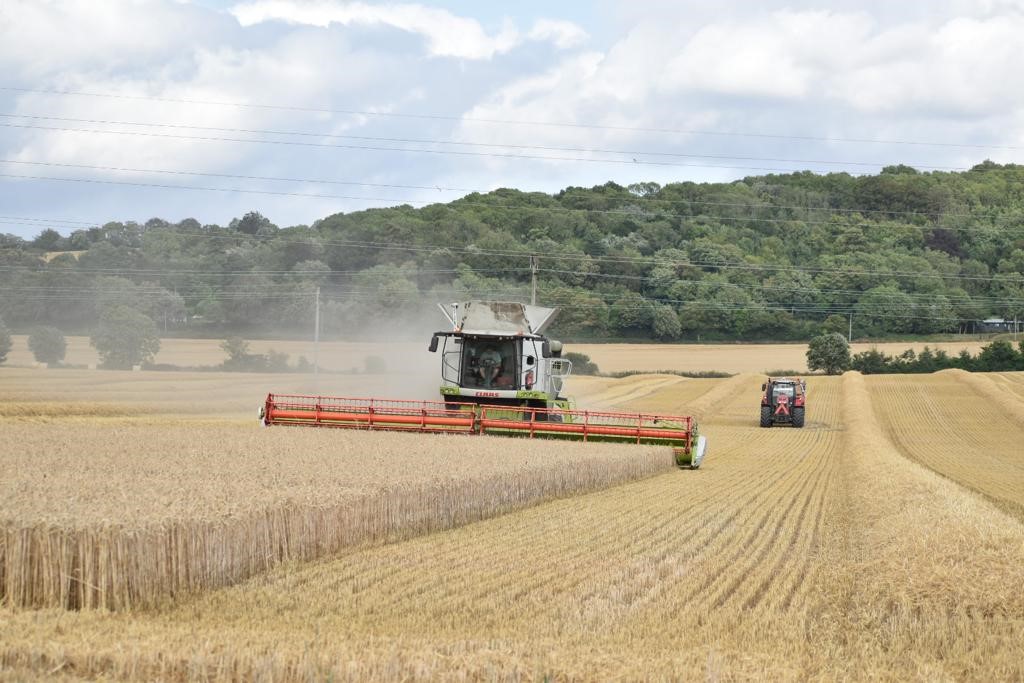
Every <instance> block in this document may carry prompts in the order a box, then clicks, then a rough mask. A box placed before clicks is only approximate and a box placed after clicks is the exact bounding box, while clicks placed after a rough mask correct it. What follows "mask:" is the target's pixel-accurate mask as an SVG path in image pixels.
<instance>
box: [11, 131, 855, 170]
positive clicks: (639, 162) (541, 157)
mask: <svg viewBox="0 0 1024 683" xmlns="http://www.w3.org/2000/svg"><path fill="white" fill-rule="evenodd" d="M0 128H14V129H27V130H48V131H55V132H63V133H90V134H99V135H119V136H135V137H147V138H158V139H165V140H194V141H199V142H241V143H248V144H256V145H275V146H294V147H309V148H324V149H346V150H362V151H368V152H402V153H411V154H432V155H441V156H446V155H447V156H459V157H483V158H495V159H523V160H527V161H568V162H573V163H589V164H614V165H620V166H621V165H624V166H662V167H674V168H722V169H730V170H740V171H767V172H777V173H795V172H798V171H802V170H804V169H803V168H778V167H769V166H739V165H733V164H707V163H694V164H689V163H680V162H672V161H651V160H649V159H609V158H599V159H598V158H591V157H582V156H576V157H566V156H550V155H545V154H513V153H509V152H472V151H465V150H455V149H424V148H418V147H417V148H412V147H382V146H379V145H355V144H338V143H327V142H303V141H300V140H265V139H259V138H234V137H223V136H214V135H183V134H178V133H154V132H151V131H134V130H96V129H87V128H70V127H67V126H40V125H35V124H21V123H0ZM854 175H855V174H854Z"/></svg>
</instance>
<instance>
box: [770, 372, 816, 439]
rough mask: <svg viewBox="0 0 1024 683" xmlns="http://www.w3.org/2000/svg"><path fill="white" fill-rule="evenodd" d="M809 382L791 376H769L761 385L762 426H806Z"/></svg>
mask: <svg viewBox="0 0 1024 683" xmlns="http://www.w3.org/2000/svg"><path fill="white" fill-rule="evenodd" d="M806 404H807V382H805V381H804V380H801V379H791V378H789V377H769V378H768V381H767V382H765V383H764V384H762V385H761V426H762V427H773V426H775V425H778V424H788V425H792V426H794V427H797V428H800V427H803V426H804V413H805V411H806Z"/></svg>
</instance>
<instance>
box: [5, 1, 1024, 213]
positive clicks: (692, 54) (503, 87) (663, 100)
mask: <svg viewBox="0 0 1024 683" xmlns="http://www.w3.org/2000/svg"><path fill="white" fill-rule="evenodd" d="M1022 3H1024V0H983V1H979V2H968V0H935V2H933V3H929V4H928V7H927V8H924V7H923V6H918V5H912V4H908V3H888V2H881V1H877V2H870V1H869V2H864V0H835V2H834V3H831V4H830V7H831V8H832V9H830V10H829V11H823V10H821V9H820V3H818V2H813V0H789V1H788V2H786V3H785V4H784V6H785V8H786V9H780V8H781V7H782V6H783V3H781V2H777V3H776V2H773V3H769V4H768V5H767V6H766V5H759V6H758V7H756V8H752V7H751V6H750V4H749V3H740V2H738V0H721V2H720V3H715V5H714V6H712V5H711V4H709V3H705V2H700V1H699V0H673V1H669V0H662V1H661V2H654V1H653V0H652V2H650V3H642V4H637V3H626V2H624V1H623V3H622V4H621V5H619V6H614V5H602V6H601V8H600V9H597V10H592V13H596V14H597V15H598V16H597V17H596V21H594V22H593V23H582V22H581V21H580V20H578V19H577V17H576V16H574V15H572V14H569V13H568V11H567V10H565V9H560V10H559V11H560V15H559V16H560V17H561V18H559V19H553V18H542V17H538V16H530V15H529V14H528V13H523V14H519V15H514V19H506V20H504V24H500V23H498V24H496V23H495V21H496V19H495V18H494V17H495V14H494V12H493V10H489V11H487V12H484V14H486V15H487V16H486V18H485V17H484V16H475V15H471V13H470V12H469V11H467V12H464V15H463V16H459V15H456V14H455V13H454V12H453V11H450V10H446V9H441V8H439V7H432V6H430V5H428V4H426V3H425V0H424V3H423V4H412V3H406V4H380V5H377V4H373V3H371V2H370V1H369V0H364V1H363V2H351V3H350V2H341V1H340V0H313V1H311V2H299V1H298V0H251V1H250V0H246V1H245V2H243V3H242V4H237V5H236V6H235V7H234V8H233V9H232V10H231V12H230V13H229V12H218V11H214V10H211V9H209V7H208V6H204V3H192V4H182V3H179V2H177V1H176V0H109V1H108V2H102V3H97V2H91V1H87V0H45V1H44V0H0V70H2V71H3V73H4V74H5V76H4V83H3V85H7V86H14V87H25V88H34V89H53V90H77V91H87V92H105V93H112V94H122V95H125V96H150V97H160V98H167V99H187V100H212V101H220V102H224V101H231V102H241V103H246V102H248V103H254V104H272V105H285V106H288V107H294V108H295V109H293V110H278V109H266V108H259V107H256V108H245V107H219V106H212V105H199V104H185V103H174V102H166V101H162V102H154V101H148V100H138V99H130V98H125V99H114V98H85V97H57V96H53V95H44V94H38V93H36V94H30V93H24V92H22V93H13V92H11V91H0V102H2V103H3V108H2V109H0V111H6V112H10V111H16V112H20V113H24V114H40V115H48V116H65V117H72V118H92V119H109V120H125V121H133V120H134V121H150V122H168V123H178V124H184V125H193V126H211V127H225V128H250V129H275V130H302V131H307V132H314V133H315V132H321V133H324V134H335V135H345V134H355V135H365V136H371V137H372V136H379V137H384V138H395V139H398V138H405V139H410V138H416V139H426V140H431V139H436V140H449V141H451V140H457V141H464V142H475V143H490V144H502V145H540V146H549V147H575V148H581V149H621V150H627V151H632V150H636V151H640V152H644V151H647V152H652V153H653V152H657V153H663V154H692V155H704V156H705V157H710V158H701V157H695V158H691V157H655V156H653V155H649V156H648V157H647V158H649V159H651V160H661V161H665V162H668V163H669V164H676V165H665V166H659V165H653V164H652V165H643V164H636V165H632V164H603V163H592V162H586V161H537V160H532V161H530V160H514V159H507V158H502V157H495V156H486V155H483V156H476V155H474V154H465V155H445V154H405V153H394V152H385V151H380V150H363V149H354V148H353V147H354V146H355V145H359V144H362V145H364V146H373V147H387V146H393V147H394V146H402V145H401V144H400V143H397V142H394V143H385V142H370V141H365V142H358V141H347V142H346V141H339V140H330V139H327V138H324V139H323V140H320V139H318V138H316V137H313V138H309V137H306V138H302V139H305V140H312V141H314V142H316V141H323V142H332V143H334V142H337V143H342V144H348V142H351V143H352V144H351V145H350V146H349V147H347V148H314V147H300V146H287V145H279V146H275V145H251V144H241V143H227V142H215V141H205V142H203V141H198V140H176V139H167V138H146V137H130V136H105V135H98V134H97V135H89V134H79V133H70V132H58V131H41V130H24V129H20V130H12V129H5V128H0V155H2V158H19V159H23V160H35V161H53V162H58V163H81V164H91V165H104V166H126V167H137V168H145V167H152V168H166V169H179V170H201V171H206V172H213V173H218V172H220V173H229V174H230V173H235V174H242V175H267V176H277V177H291V178H328V179H336V180H353V181H369V182H375V183H383V184H388V183H395V184H409V185H422V186H435V185H440V186H449V185H451V186H459V187H475V188H483V187H492V186H520V187H523V188H529V189H544V190H557V189H559V188H561V187H564V186H566V185H582V184H591V183H594V184H596V183H602V182H605V181H607V180H609V179H611V180H615V181H616V182H620V183H628V182H634V181H639V180H657V181H659V182H669V181H673V180H681V179H693V180H713V179H732V178H736V177H740V176H742V175H746V174H753V173H757V172H758V170H757V167H780V166H782V164H780V163H777V162H771V161H765V160H764V159H763V158H774V159H779V158H804V159H823V160H830V161H846V160H850V161H863V162H871V163H874V162H875V161H879V162H884V163H899V162H907V163H922V164H929V163H930V164H935V165H949V166H964V165H970V164H973V163H976V162H977V161H979V160H980V159H981V158H984V156H992V157H993V158H995V159H996V160H1000V161H1008V160H1012V158H1013V156H1014V152H1012V151H1006V150H1002V151H1000V150H988V149H976V150H972V149H959V150H956V149H950V148H943V147H928V146H913V147H911V146H906V145H904V146H898V145H889V146H884V145H865V144H857V145H854V144H842V143H837V142H834V141H833V142H824V141H821V140H801V139H800V138H801V137H808V138H814V137H818V138H821V137H828V138H871V139H879V138H884V139H889V140H934V141H940V142H957V143H968V144H970V143H975V144H984V145H1012V146H1022V145H1024V70H1022V69H1019V68H1018V62H1019V61H1020V60H1019V55H1020V54H1024V12H1022V6H1024V5H1022ZM208 4H209V3H206V5H208ZM553 7H555V8H558V6H557V5H555V6H553ZM516 10H519V11H521V12H522V11H523V10H521V8H517V7H512V6H509V11H510V12H515V11H516ZM609 12H611V13H613V15H614V16H611V17H609V14H608V13H609ZM566 19H570V20H573V21H567V20H566ZM602 21H603V22H604V23H602ZM324 27H327V29H326V30H325V28H324ZM588 31H590V34H588ZM410 45H412V47H411V48H410ZM425 55H430V56H434V57H448V58H441V59H425V58H424V56H425ZM452 58H454V59H452ZM303 108H310V109H318V110H325V109H328V110H329V109H334V110H346V111H359V112H364V113H363V114H338V113H326V112H323V111H321V112H319V113H314V112H309V111H300V110H301V109H303ZM370 112H378V113H391V114H394V116H390V117H389V116H374V115H372V114H370ZM417 114H426V115H432V114H437V115H439V116H438V117H436V118H430V117H429V116H428V117H418V116H416V115H417ZM460 115H463V118H462V119H461V120H459V116H460ZM453 119H455V120H453ZM474 119H476V120H474ZM480 119H490V120H492V121H500V122H504V123H482V122H481V121H480ZM530 121H550V122H558V123H563V124H579V125H562V126H535V125H521V124H516V123H511V122H530ZM42 125H48V124H45V122H42ZM69 125H70V124H69ZM644 129H647V130H644ZM156 130H157V131H160V130H161V129H156ZM654 131H660V132H654ZM665 131H676V132H665ZM679 131H686V132H679ZM693 131H704V132H714V133H721V135H717V134H716V135H697V134H692V133H693ZM166 132H172V131H166ZM181 132H182V133H184V134H186V135H196V134H199V133H197V132H196V131H181ZM762 134H764V135H762ZM772 134H778V135H781V136H790V137H782V138H772V137H770V136H771V135H772ZM212 135H216V134H212ZM231 137H237V136H231ZM404 146H407V147H416V146H420V147H428V146H429V147H430V148H431V149H433V150H435V151H436V150H440V149H452V148H451V147H442V146H441V145H436V144H433V145H427V144H423V145H413V144H404ZM457 149H462V150H464V151H476V150H480V149H481V148H475V147H462V148H457ZM496 151H500V150H496ZM506 151H511V153H523V154H541V155H550V156H563V157H569V158H577V159H583V158H599V157H603V156H609V155H607V154H605V153H587V152H572V153H560V152H555V151H539V150H532V151H531V150H519V151H516V150H506ZM729 155H731V156H732V160H731V161H730V160H729V159H717V158H715V157H723V156H729ZM738 157H753V159H750V160H746V161H743V160H739V159H738ZM758 157H762V159H760V160H759V159H757V158H758ZM618 158H622V156H621V155H619V157H618ZM725 166H735V167H737V168H732V169H729V168H721V167H725ZM803 166H804V167H807V166H808V165H803ZM744 167H750V168H744ZM817 168H843V166H841V165H840V166H831V167H830V166H825V165H819V166H818V167H817ZM847 168H849V169H850V170H853V171H862V170H873V169H872V168H871V167H867V168H864V167H857V166H848V167H847ZM4 170H5V172H6V171H9V172H15V171H14V170H13V169H11V168H10V167H4ZM44 170H45V169H44ZM57 172H58V171H53V173H57ZM66 173H67V174H69V175H86V174H87V173H86V172H84V171H83V172H81V173H79V172H76V171H72V170H66ZM40 174H41V175H48V174H50V172H49V171H47V172H40ZM89 175H94V176H95V177H104V174H102V173H100V172H94V173H89ZM107 177H115V178H118V179H138V180H144V181H150V180H155V179H154V178H153V177H151V176H150V177H145V176H140V175H138V174H136V175H130V174H117V175H114V176H107ZM157 178H159V177H157ZM165 180H166V178H165ZM169 180H170V181H171V182H181V183H188V184H195V185H211V184H224V185H231V186H240V187H250V188H261V187H265V188H267V189H274V190H286V191H318V192H322V193H325V194H344V195H365V196H370V195H374V194H376V195H378V196H380V195H381V194H382V191H380V190H374V189H371V188H359V187H353V186H339V185H330V184H319V185H309V186H306V185H298V184H295V185H283V184H281V183H277V184H272V183H267V184H259V183H256V182H255V181H243V180H229V179H223V180H220V181H218V180H216V179H201V178H200V179H196V178H189V177H180V178H171V179H169ZM57 187H59V188H61V190H60V196H61V198H62V201H61V206H62V207H65V208H64V211H65V213H66V214H68V215H71V216H72V217H74V215H73V214H74V211H75V207H76V206H78V207H81V208H80V209H78V211H79V215H87V216H100V217H102V218H129V217H134V218H141V219H145V218H148V217H149V216H150V215H154V214H156V215H164V216H165V217H168V218H171V217H173V215H174V214H172V213H171V212H172V211H179V209H180V212H181V213H178V214H177V215H179V216H180V215H182V214H184V215H188V214H193V215H196V216H197V217H198V218H200V220H203V221H218V222H224V221H226V220H228V219H230V217H231V216H234V215H240V214H241V213H244V211H246V210H250V209H257V210H262V211H263V212H264V213H266V214H267V215H269V216H270V217H271V218H273V219H275V220H277V221H280V222H282V223H292V222H300V221H301V222H308V221H312V220H314V219H315V218H317V217H320V216H322V215H324V214H325V213H327V212H328V211H333V210H340V209H343V210H353V209H359V208H365V207H366V206H367V205H368V204H367V203H365V202H354V201H352V202H349V201H345V200H323V201H314V200H309V199H298V198H288V197H282V198H275V197H270V196H260V195H231V194H224V195H219V194H203V193H187V192H175V191H157V190H154V191H152V192H148V193H147V192H146V191H142V190H135V189H123V190H122V189H118V188H114V189H108V188H102V187H100V186H82V188H81V189H79V188H77V187H76V186H74V185H67V186H64V185H60V186H57ZM54 193H55V190H54V187H53V186H51V185H45V184H33V183H30V182H25V183H23V184H22V185H21V186H19V191H18V192H0V209H3V208H5V207H7V208H9V207H10V206H11V205H12V204H13V203H14V202H20V203H21V204H22V205H25V206H29V205H30V204H31V202H32V201H33V200H34V201H35V202H36V205H37V206H39V207H43V208H45V207H46V206H47V205H48V203H52V197H53V196H54ZM387 194H388V195H389V196H393V197H396V198H406V199H416V198H417V197H421V196H422V195H419V194H417V193H416V191H414V190H403V189H395V190H394V191H387ZM428 198H429V199H438V200H446V199H449V198H451V195H450V194H443V195H441V194H439V193H438V192H437V191H436V190H435V191H433V192H432V193H430V194H429V197H428ZM90 207H91V208H90ZM40 210H42V209H40ZM27 211H29V213H31V210H27ZM6 213H8V214H10V215H17V212H15V211H13V210H7V211H6Z"/></svg>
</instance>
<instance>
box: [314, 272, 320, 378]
mask: <svg viewBox="0 0 1024 683" xmlns="http://www.w3.org/2000/svg"><path fill="white" fill-rule="evenodd" d="M313 374H314V375H319V374H320V286H319V285H317V288H316V310H315V312H314V313H313Z"/></svg>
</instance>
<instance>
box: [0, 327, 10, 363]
mask: <svg viewBox="0 0 1024 683" xmlns="http://www.w3.org/2000/svg"><path fill="white" fill-rule="evenodd" d="M10 351H11V333H10V332H8V331H7V326H6V325H4V319H3V318H0V363H3V362H4V361H5V360H7V354H8V353H10Z"/></svg>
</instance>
